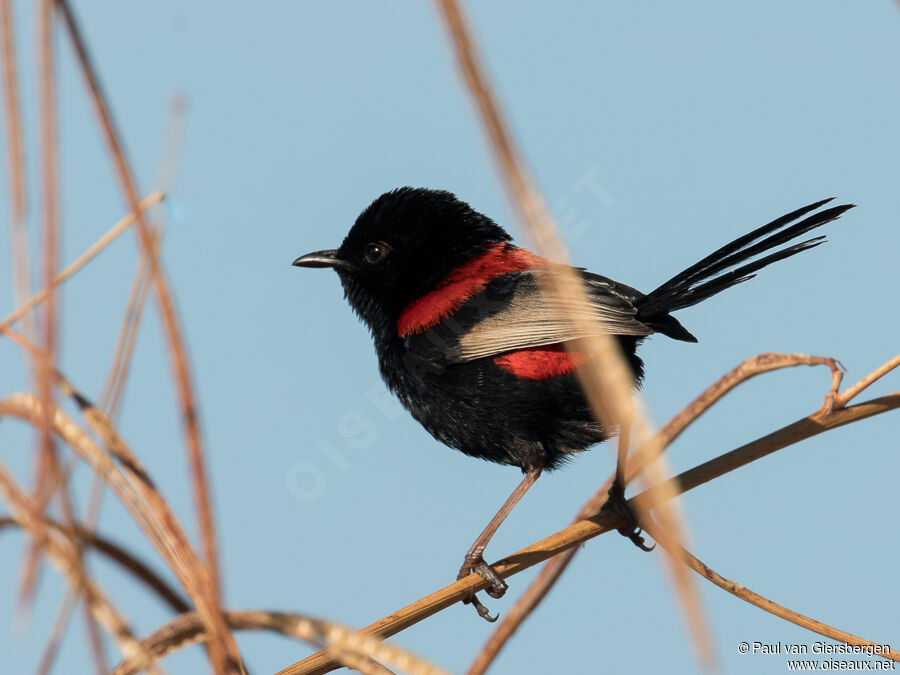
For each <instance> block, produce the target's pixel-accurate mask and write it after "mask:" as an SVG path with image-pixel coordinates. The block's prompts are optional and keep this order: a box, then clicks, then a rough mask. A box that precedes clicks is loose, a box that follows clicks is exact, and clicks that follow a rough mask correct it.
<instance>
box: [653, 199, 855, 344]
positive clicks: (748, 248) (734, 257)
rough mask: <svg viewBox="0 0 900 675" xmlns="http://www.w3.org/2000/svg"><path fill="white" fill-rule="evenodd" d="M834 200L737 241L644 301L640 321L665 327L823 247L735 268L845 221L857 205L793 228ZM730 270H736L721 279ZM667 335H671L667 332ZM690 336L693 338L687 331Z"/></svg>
mask: <svg viewBox="0 0 900 675" xmlns="http://www.w3.org/2000/svg"><path fill="white" fill-rule="evenodd" d="M832 199H833V197H832V198H830V199H823V200H822V201H818V202H815V203H814V204H810V205H809V206H804V207H803V208H800V209H797V210H796V211H792V212H791V213H788V214H786V215H784V216H782V217H781V218H777V219H775V220H773V221H772V222H771V223H768V224H766V225H763V226H762V227H760V228H757V229H756V230H753V231H752V232H750V233H748V234H745V235H744V236H743V237H739V238H737V239H735V240H734V241H732V242H731V243H729V244H726V245H725V246H723V247H722V248H720V249H718V250H717V251H715V252H713V253H711V254H710V255H708V256H706V257H705V258H704V259H703V260H701V261H700V262H698V263H696V264H694V265H691V266H690V267H688V268H687V269H685V270H684V271H683V272H680V273H679V274H677V275H675V276H674V277H672V278H671V279H669V280H668V281H666V282H665V283H664V284H662V285H661V286H660V287H659V288H657V289H656V290H654V291H652V292H650V293H649V294H648V295H647V296H645V297H644V298H642V299H641V301H640V304H639V306H638V317H639V318H641V319H642V320H644V321H646V322H648V323H649V324H651V325H652V324H653V323H657V324H659V323H660V319H661V318H662V317H663V316H664V315H667V314H668V313H669V312H674V311H675V310H678V309H684V308H685V307H690V306H692V305H696V304H697V303H698V302H702V301H703V300H706V299H707V298H710V297H712V296H713V295H715V294H717V293H720V292H722V291H724V290H725V289H726V288H731V287H732V286H734V285H736V284H739V283H742V282H744V281H747V280H748V279H752V278H753V277H754V276H756V274H755V273H756V272H758V271H759V270H761V269H762V268H764V267H767V266H768V265H771V264H772V263H775V262H778V261H779V260H784V259H785V258H790V257H791V256H793V255H796V254H798V253H800V252H802V251H806V250H808V249H810V248H814V247H816V246H818V245H819V244H821V243H822V242H823V241H824V240H825V237H824V235H823V236H819V237H813V238H812V239H807V240H806V241H802V242H800V243H797V244H794V245H792V246H789V247H787V248H784V249H781V250H780V251H776V252H774V253H770V254H769V255H766V256H764V257H762V258H759V259H757V260H754V261H752V262H748V263H747V264H745V265H742V266H740V267H736V268H735V266H736V265H739V264H740V263H743V262H746V261H748V260H750V259H751V258H754V257H755V256H757V255H760V254H762V253H765V252H766V251H770V250H771V249H773V248H775V247H777V246H780V245H782V244H785V243H787V242H789V241H791V240H792V239H796V238H797V237H800V236H802V235H804V234H806V233H807V232H809V231H810V230H813V229H815V228H817V227H820V226H822V225H824V224H825V223H829V222H831V221H833V220H835V219H837V218H839V217H840V216H841V214H843V213H844V212H845V211H847V210H849V209H851V208H853V207H854V206H855V205H854V204H844V205H841V206H833V207H831V208H829V209H825V210H824V211H820V212H819V213H814V214H812V215H811V216H809V217H808V218H805V219H804V220H801V221H800V222H798V223H794V224H793V225H790V223H792V222H794V221H795V220H797V219H798V218H800V217H802V216H805V215H806V214H808V213H810V212H811V211H815V210H816V209H818V208H819V207H820V206H823V205H824V204H827V203H828V202H830V201H831V200H832ZM763 237H765V238H763ZM760 240H761V241H760ZM727 268H734V269H730V270H729V271H727V272H724V273H722V274H720V272H723V270H726V269H727ZM663 323H667V322H663ZM679 326H680V324H679ZM682 330H683V329H682ZM661 332H664V333H668V331H665V330H662V331H661ZM684 332H685V333H687V332H686V331H684ZM679 333H680V332H679ZM687 336H690V334H689V333H687V335H681V334H676V335H671V337H674V338H675V339H682V340H685V339H688V337H687ZM690 337H693V336H690Z"/></svg>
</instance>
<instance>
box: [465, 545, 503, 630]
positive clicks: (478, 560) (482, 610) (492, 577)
mask: <svg viewBox="0 0 900 675" xmlns="http://www.w3.org/2000/svg"><path fill="white" fill-rule="evenodd" d="M472 572H475V573H476V574H478V575H479V576H480V577H481V578H482V579H484V580H485V581H487V582H488V586H487V588H485V589H484V590H485V592H486V593H487V594H488V595H489V596H491V597H492V598H502V597H503V595H504V594H505V593H506V589H507V588H509V586H508V585H507V583H506V582H505V581H503V579H502V578H501V577H500V575H499V574H497V572H496V570H495V569H494V568H493V567H491V566H490V565H488V564H487V563H486V562H485V561H484V558H483V557H481V555H477V556H475V555H471V556H470V555H467V556H466V559H465V561H463V565H462V567H460V568H459V574H458V575H457V576H456V579H457V580H459V579H464V578H465V577H467V576H469V574H471V573H472ZM463 603H464V604H467V605H468V604H471V605H472V606H474V607H475V611H477V612H478V616H480V617H481V618H482V619H484V620H485V621H490V622H491V623H493V622H494V621H496V620H497V617H498V616H499V615H498V614H495V615H494V616H491V614H490V611H489V610H488V608H487V607H485V606H484V605H483V604H482V602H481V601H480V600H479V599H478V596H477V595H476V594H475V593H473V594H472V595H471V596H470V597H468V598H466V599H464V600H463Z"/></svg>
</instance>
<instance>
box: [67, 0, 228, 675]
mask: <svg viewBox="0 0 900 675" xmlns="http://www.w3.org/2000/svg"><path fill="white" fill-rule="evenodd" d="M56 2H57V6H58V7H59V9H60V12H61V13H62V16H63V19H64V23H65V25H66V29H67V31H68V33H69V36H70V37H71V40H72V44H73V46H74V48H75V53H76V56H77V59H78V62H79V64H80V66H81V70H82V72H83V74H84V77H85V80H86V83H87V87H88V89H89V91H90V97H91V102H92V103H93V105H94V109H95V112H96V114H97V117H98V120H99V123H100V127H101V129H102V131H103V134H104V136H105V138H106V142H107V145H108V146H109V151H110V155H111V157H112V160H113V164H114V165H115V169H116V174H117V175H118V178H119V183H120V184H121V186H122V190H123V192H124V194H125V198H126V201H127V203H128V205H129V206H130V208H131V210H132V211H133V212H134V213H135V214H136V216H137V231H138V235H139V240H140V244H141V251H142V252H143V255H144V258H145V259H146V260H147V265H148V268H149V270H150V278H151V279H152V280H153V285H154V288H155V290H156V299H157V302H158V306H159V313H160V316H161V318H162V323H163V326H164V328H165V331H164V332H165V335H166V340H167V342H168V345H169V352H170V356H171V361H172V367H173V370H174V375H175V381H176V383H177V390H178V394H179V398H180V402H181V411H182V419H183V424H184V429H185V435H186V437H187V446H188V455H189V465H190V470H191V475H192V478H193V480H192V485H193V490H194V502H195V505H196V508H197V514H198V521H199V530H200V537H201V540H202V542H203V551H204V558H205V560H206V565H207V568H208V575H205V576H206V577H208V584H207V586H206V587H205V588H204V589H203V592H204V594H205V595H206V596H207V597H206V599H207V604H208V609H209V614H208V619H209V620H210V621H211V622H212V623H211V624H210V628H211V630H212V637H213V639H211V640H210V650H211V658H212V662H213V666H214V667H215V668H216V670H217V672H225V671H232V670H237V671H241V670H242V666H241V658H240V652H239V651H238V647H237V643H236V642H235V641H234V637H233V636H231V635H230V634H229V632H228V628H227V626H226V625H225V621H224V619H223V618H222V612H221V606H222V603H221V599H220V590H219V586H220V584H219V568H218V557H217V555H216V538H215V525H214V519H213V510H212V499H211V497H210V493H209V487H208V483H209V480H208V477H207V469H206V463H205V460H204V453H203V442H202V440H201V437H200V426H199V415H198V410H197V404H196V400H195V397H194V391H193V383H192V381H191V376H190V370H189V368H188V361H187V353H186V350H185V346H184V339H183V337H182V335H181V329H180V327H179V325H178V320H177V313H176V311H175V302H174V299H173V298H172V293H171V291H170V289H169V285H168V281H167V280H166V278H165V276H164V274H163V272H162V269H161V267H160V264H159V258H158V257H157V255H156V251H155V249H154V246H153V238H152V236H151V233H150V227H149V226H148V224H147V221H146V219H145V218H144V214H143V211H141V209H140V206H139V199H138V192H137V187H136V186H135V181H134V178H133V173H132V171H131V169H130V167H129V165H128V160H127V159H126V157H125V151H124V149H123V147H122V143H121V141H120V140H119V134H118V132H117V131H116V127H115V124H114V122H113V119H112V115H111V113H110V110H109V105H108V104H107V102H106V98H105V96H104V95H103V92H102V90H101V87H100V82H99V79H98V78H97V74H96V71H95V69H94V66H93V64H92V63H91V60H90V57H89V56H88V53H87V47H86V46H85V43H84V39H83V38H82V35H81V31H80V30H79V29H78V26H77V24H76V22H75V17H74V15H73V14H72V10H71V8H70V7H69V3H68V2H67V1H66V0H56Z"/></svg>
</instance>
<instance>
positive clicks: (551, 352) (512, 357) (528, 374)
mask: <svg viewBox="0 0 900 675" xmlns="http://www.w3.org/2000/svg"><path fill="white" fill-rule="evenodd" d="M589 358H590V356H589V355H588V354H581V353H578V352H567V351H566V350H565V347H563V346H562V345H547V346H545V347H533V348H531V349H520V350H519V351H515V352H510V353H509V354H504V355H503V356H495V357H494V363H496V364H497V365H498V366H500V367H501V368H503V370H506V371H509V372H510V373H512V374H513V375H515V376H516V377H521V378H522V379H523V380H546V379H547V378H548V377H555V376H557V375H567V374H568V373H571V372H573V371H574V370H575V369H576V368H577V367H578V366H580V365H582V364H583V363H585V362H586V361H587V360H588V359H589Z"/></svg>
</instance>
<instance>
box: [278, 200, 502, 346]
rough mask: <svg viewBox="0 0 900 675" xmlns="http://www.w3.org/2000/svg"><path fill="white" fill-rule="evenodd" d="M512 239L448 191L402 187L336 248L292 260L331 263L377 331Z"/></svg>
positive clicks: (375, 207)
mask: <svg viewBox="0 0 900 675" xmlns="http://www.w3.org/2000/svg"><path fill="white" fill-rule="evenodd" d="M509 238H510V237H509V235H508V234H507V233H506V232H505V231H504V230H503V228H501V227H500V226H499V225H497V224H496V223H495V222H494V221H492V220H491V219H490V218H488V217H487V216H484V215H482V214H480V213H478V212H477V211H475V210H474V209H473V208H472V207H470V206H469V205H468V204H466V203H465V202H463V201H460V200H459V199H457V198H456V197H455V196H454V195H453V194H451V193H450V192H446V191H443V190H428V189H425V188H411V187H403V188H398V189H396V190H392V191H391V192H386V193H384V194H383V195H381V196H380V197H378V199H376V200H375V201H374V202H372V203H371V204H370V205H369V206H368V207H367V208H366V209H365V211H363V212H362V213H361V214H360V216H359V218H357V219H356V223H354V225H353V227H352V228H351V229H350V232H349V233H348V234H347V236H346V238H345V239H344V243H342V244H341V247H340V248H339V249H337V250H328V251H316V252H315V253H309V254H307V255H304V256H301V257H299V258H297V259H296V260H295V261H294V265H296V266H298V267H333V268H334V269H335V270H336V271H337V273H338V275H339V276H340V278H341V283H342V284H343V286H344V295H345V296H346V298H347V300H348V302H349V303H350V305H351V306H352V307H353V309H354V310H355V311H356V313H357V314H359V316H360V317H361V318H362V319H363V320H364V321H365V322H366V323H367V324H368V325H369V328H371V329H372V331H373V332H376V331H379V330H381V329H382V328H387V327H389V326H393V324H394V322H396V320H397V317H399V315H400V313H401V312H402V311H403V309H404V308H405V307H406V306H407V305H409V303H411V302H412V301H414V300H416V299H418V298H420V297H421V296H423V295H424V294H425V293H428V292H429V291H432V290H433V289H434V288H436V287H437V286H438V285H439V284H440V283H441V282H442V281H443V280H444V279H446V278H447V275H448V274H450V272H451V271H452V270H453V269H455V268H456V267H458V266H459V265H461V264H463V263H465V262H467V261H469V260H471V259H472V258H474V257H475V256H477V255H478V254H480V253H482V252H483V251H485V250H486V249H488V248H489V247H491V246H492V245H494V244H496V243H498V242H502V241H508V240H509Z"/></svg>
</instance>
